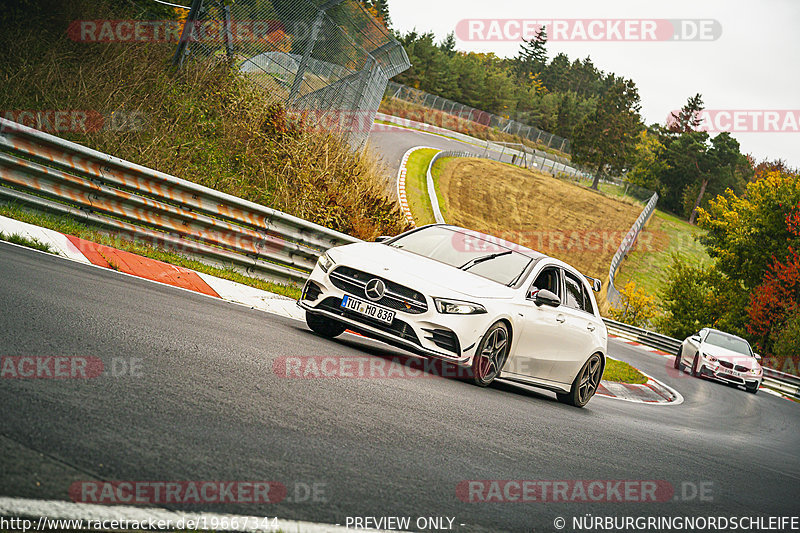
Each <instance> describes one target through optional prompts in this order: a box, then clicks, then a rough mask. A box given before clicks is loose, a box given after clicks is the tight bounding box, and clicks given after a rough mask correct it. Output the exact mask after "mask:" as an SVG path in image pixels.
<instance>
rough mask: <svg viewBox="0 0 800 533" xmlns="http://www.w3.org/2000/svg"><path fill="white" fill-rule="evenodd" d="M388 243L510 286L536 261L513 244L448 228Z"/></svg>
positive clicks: (440, 227) (401, 237) (417, 232)
mask: <svg viewBox="0 0 800 533" xmlns="http://www.w3.org/2000/svg"><path fill="white" fill-rule="evenodd" d="M387 244H388V245H389V246H394V247H395V248H400V249H401V250H405V251H407V252H411V253H414V254H417V255H421V256H423V257H427V258H429V259H433V260H435V261H439V262H441V263H445V264H447V265H450V266H452V267H454V268H458V269H461V270H465V271H468V272H471V273H473V274H477V275H478V276H481V277H483V278H486V279H489V280H492V281H494V282H497V283H501V284H503V285H508V286H511V285H514V284H515V283H517V282H518V281H519V280H520V278H521V277H522V276H523V274H524V273H525V271H526V270H527V268H528V267H529V266H530V265H531V263H532V262H533V261H534V259H532V258H531V257H528V256H527V255H525V254H522V253H519V252H517V251H516V250H514V249H513V246H515V245H514V244H513V243H506V242H505V241H501V240H499V239H498V240H496V241H489V240H487V239H486V238H485V237H484V236H483V235H481V234H478V233H470V232H463V231H457V230H455V229H453V228H448V227H445V226H431V227H428V228H422V229H420V230H417V231H413V232H411V233H407V234H405V235H401V236H400V237H398V238H396V239H394V240H392V241H390V242H388V243H387Z"/></svg>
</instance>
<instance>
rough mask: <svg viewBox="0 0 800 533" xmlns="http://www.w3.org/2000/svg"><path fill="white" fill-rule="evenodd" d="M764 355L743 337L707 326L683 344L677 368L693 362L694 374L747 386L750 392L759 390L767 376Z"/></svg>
mask: <svg viewBox="0 0 800 533" xmlns="http://www.w3.org/2000/svg"><path fill="white" fill-rule="evenodd" d="M759 360H760V357H759V356H758V355H756V354H755V353H753V349H752V348H750V343H748V342H747V341H746V340H744V339H742V338H741V337H737V336H736V335H731V334H730V333H725V332H724V331H719V330H716V329H711V328H705V329H701V330H700V332H699V333H697V334H695V335H692V336H690V337H688V338H686V340H684V341H683V343H682V344H681V347H680V349H679V350H678V355H677V356H676V357H675V368H677V369H678V370H682V369H683V365H690V367H689V368H690V369H691V373H692V375H693V376H706V377H710V378H714V379H717V380H720V381H724V382H725V383H732V384H734V385H743V386H744V388H745V389H747V391H748V392H752V393H753V394H755V393H757V392H758V388H759V387H760V386H761V382H762V381H763V379H764V371H763V369H762V368H761V364H760V363H759Z"/></svg>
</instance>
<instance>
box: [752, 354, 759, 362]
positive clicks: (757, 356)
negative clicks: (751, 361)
mask: <svg viewBox="0 0 800 533" xmlns="http://www.w3.org/2000/svg"><path fill="white" fill-rule="evenodd" d="M753 357H755V358H756V361H758V362H759V363H760V362H761V356H760V355H759V354H757V353H754V354H753Z"/></svg>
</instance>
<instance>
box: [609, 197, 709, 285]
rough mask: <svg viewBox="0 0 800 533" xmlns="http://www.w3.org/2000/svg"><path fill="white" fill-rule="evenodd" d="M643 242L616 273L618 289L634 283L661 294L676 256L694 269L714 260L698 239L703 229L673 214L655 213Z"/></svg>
mask: <svg viewBox="0 0 800 533" xmlns="http://www.w3.org/2000/svg"><path fill="white" fill-rule="evenodd" d="M645 231H646V233H645V234H643V236H644V237H645V239H644V240H642V241H640V242H639V243H638V245H637V246H638V248H639V249H637V250H635V251H633V252H631V253H630V254H628V258H627V259H625V261H623V262H622V266H621V267H620V270H619V272H618V273H617V278H616V283H615V285H616V286H617V287H623V286H625V284H626V283H628V282H629V281H633V282H635V283H636V285H638V286H639V287H641V288H643V289H644V290H645V291H647V292H648V293H649V294H652V295H658V294H659V293H660V292H661V288H662V287H663V285H664V282H665V279H664V275H665V271H666V267H667V266H668V265H669V264H670V263H671V262H672V258H671V256H672V255H673V254H677V255H679V256H680V257H681V259H682V260H683V261H684V262H686V263H689V264H692V265H695V266H703V265H707V264H710V263H711V258H710V257H709V255H708V253H707V252H706V250H705V248H704V247H703V245H702V244H700V242H699V241H698V240H697V238H698V237H699V236H700V235H702V234H703V230H701V229H700V228H698V227H697V226H692V225H691V224H689V223H688V222H686V221H685V220H682V219H680V218H678V217H676V216H674V215H670V214H667V213H664V212H662V211H658V210H657V211H656V212H655V214H654V215H653V218H652V219H651V220H650V222H649V224H648V225H647V227H646V228H645Z"/></svg>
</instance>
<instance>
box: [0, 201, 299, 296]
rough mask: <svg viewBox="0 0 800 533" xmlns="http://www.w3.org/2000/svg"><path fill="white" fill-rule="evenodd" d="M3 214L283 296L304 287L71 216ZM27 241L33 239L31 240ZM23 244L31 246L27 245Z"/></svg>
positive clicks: (10, 208)
mask: <svg viewBox="0 0 800 533" xmlns="http://www.w3.org/2000/svg"><path fill="white" fill-rule="evenodd" d="M0 215H2V216H5V217H8V218H13V219H15V220H20V221H22V222H27V223H28V224H33V225H35V226H41V227H43V228H48V229H52V230H55V231H59V232H61V233H66V234H67V235H74V236H75V237H80V238H81V239H85V240H87V241H92V242H96V243H98V244H103V245H106V246H111V247H112V248H117V249H118V250H124V251H126V252H130V253H133V254H136V255H141V256H143V257H149V258H150V259H156V260H158V261H162V262H164V263H169V264H171V265H176V266H181V267H184V268H188V269H191V270H196V271H197V272H202V273H204V274H209V275H211V276H216V277H218V278H223V279H227V280H230V281H235V282H237V283H241V284H243V285H249V286H251V287H255V288H257V289H261V290H264V291H268V292H273V293H276V294H281V295H283V296H288V297H289V298H299V297H300V292H301V289H300V288H299V287H295V286H293V285H282V284H279V283H272V282H270V281H266V280H262V279H259V278H252V277H249V276H245V275H243V274H241V273H240V272H238V271H237V270H234V269H233V268H232V267H229V268H219V267H214V266H211V265H207V264H205V263H202V262H200V261H197V260H195V259H190V258H188V257H186V256H183V255H180V254H177V253H175V252H170V251H167V250H163V249H161V248H158V247H155V246H152V245H150V244H147V243H141V242H134V241H131V240H128V239H121V238H119V237H113V236H111V235H109V234H108V233H107V232H104V231H102V230H100V229H99V228H96V227H93V226H90V225H88V224H84V223H82V222H79V221H77V220H74V219H72V218H68V217H62V216H57V215H51V214H45V213H40V212H36V211H29V210H27V209H23V208H21V207H20V206H18V205H14V204H2V205H0ZM12 237H13V236H12ZM23 239H24V238H23ZM3 240H10V239H3ZM26 240H28V241H30V240H29V239H26ZM34 241H35V239H34ZM10 242H15V241H10ZM36 242H38V241H36ZM17 244H24V243H22V242H19V243H17ZM38 244H39V245H42V246H46V247H47V248H49V246H48V245H47V244H43V243H41V242H39V243H38ZM24 245H25V246H28V244H24ZM31 247H35V246H31ZM38 249H41V248H38ZM44 251H50V252H51V253H54V252H53V251H52V250H49V249H48V250H44Z"/></svg>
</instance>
